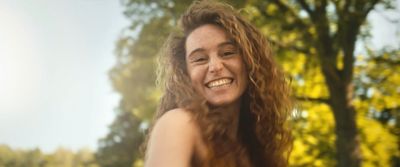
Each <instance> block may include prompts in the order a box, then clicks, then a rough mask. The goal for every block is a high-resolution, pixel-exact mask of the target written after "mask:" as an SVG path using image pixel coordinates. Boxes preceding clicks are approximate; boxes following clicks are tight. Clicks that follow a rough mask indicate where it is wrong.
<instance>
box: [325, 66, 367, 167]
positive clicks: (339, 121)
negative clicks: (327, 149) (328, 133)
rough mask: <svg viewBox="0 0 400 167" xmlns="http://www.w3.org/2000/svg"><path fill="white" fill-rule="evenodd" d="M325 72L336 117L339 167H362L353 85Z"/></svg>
mask: <svg viewBox="0 0 400 167" xmlns="http://www.w3.org/2000/svg"><path fill="white" fill-rule="evenodd" d="M322 71H323V73H324V76H325V80H326V83H327V86H328V89H329V93H330V98H329V106H330V108H331V110H332V111H333V114H334V118H335V133H336V159H337V167H360V166H361V152H360V144H359V138H358V136H357V124H356V114H355V109H354V106H353V105H352V104H351V100H352V93H353V90H352V89H353V88H352V87H353V86H352V84H351V83H349V84H346V82H343V81H342V80H340V79H338V78H333V76H332V75H330V74H332V72H330V73H329V72H327V70H324V68H323V70H322Z"/></svg>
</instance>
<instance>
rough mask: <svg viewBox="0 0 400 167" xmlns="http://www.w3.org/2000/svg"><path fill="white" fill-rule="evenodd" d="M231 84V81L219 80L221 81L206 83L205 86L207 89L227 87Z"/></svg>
mask: <svg viewBox="0 0 400 167" xmlns="http://www.w3.org/2000/svg"><path fill="white" fill-rule="evenodd" d="M232 82H233V79H230V78H221V79H217V80H214V81H211V82H209V83H207V84H206V86H207V87H208V88H213V87H220V86H224V85H229V84H231V83H232Z"/></svg>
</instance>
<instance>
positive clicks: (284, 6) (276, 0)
mask: <svg viewBox="0 0 400 167" xmlns="http://www.w3.org/2000/svg"><path fill="white" fill-rule="evenodd" d="M271 2H273V3H274V4H275V5H277V6H278V7H279V8H280V9H281V10H283V11H284V12H289V14H290V15H292V16H293V17H294V18H295V19H296V21H295V22H296V23H298V24H300V25H301V26H302V27H303V28H308V27H309V25H307V24H306V23H305V22H304V21H303V19H301V18H300V17H299V15H298V14H297V13H298V12H295V11H294V10H293V8H291V7H289V5H287V4H285V3H283V2H282V1H280V0H272V1H271Z"/></svg>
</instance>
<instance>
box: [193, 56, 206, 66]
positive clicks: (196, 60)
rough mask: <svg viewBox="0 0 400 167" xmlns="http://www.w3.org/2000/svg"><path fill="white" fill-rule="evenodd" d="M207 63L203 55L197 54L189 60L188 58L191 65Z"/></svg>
mask: <svg viewBox="0 0 400 167" xmlns="http://www.w3.org/2000/svg"><path fill="white" fill-rule="evenodd" d="M206 61H207V56H206V55H203V54H197V55H194V56H192V57H191V58H190V62H191V63H196V64H198V63H204V62H206Z"/></svg>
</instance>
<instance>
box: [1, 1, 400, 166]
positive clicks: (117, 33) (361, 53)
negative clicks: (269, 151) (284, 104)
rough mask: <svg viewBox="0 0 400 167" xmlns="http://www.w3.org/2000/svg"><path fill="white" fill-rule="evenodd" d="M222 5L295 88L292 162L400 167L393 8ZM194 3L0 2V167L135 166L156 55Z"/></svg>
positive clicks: (399, 54)
mask: <svg viewBox="0 0 400 167" xmlns="http://www.w3.org/2000/svg"><path fill="white" fill-rule="evenodd" d="M227 2H228V3H229V4H231V5H232V6H234V7H236V8H238V9H242V10H241V13H242V15H243V16H244V17H246V18H247V19H248V20H249V21H251V22H252V23H253V24H254V25H255V26H257V27H258V28H259V29H260V30H261V32H262V33H263V34H265V36H266V38H268V39H269V40H270V41H271V43H272V44H273V47H274V48H273V49H274V50H275V53H276V55H275V56H276V59H277V60H278V62H279V64H280V65H281V66H282V68H283V69H284V70H285V72H286V73H287V74H288V78H289V79H290V80H291V85H292V89H293V97H295V98H296V99H297V105H296V111H298V112H297V113H298V114H297V115H295V116H294V117H293V119H291V122H292V123H293V135H294V137H295V140H294V145H293V146H294V147H293V151H292V154H291V157H290V166H293V167H297V166H299V167H300V166H324V167H325V166H363V167H373V166H379V167H399V166H400V0H371V1H362V0H343V1H340V0H339V1H336V0H321V1H307V0H304V1H303V0H296V1H293V0H251V1H249V0H232V1H227ZM324 2H326V3H324ZM190 3H191V1H184V0H159V1H153V0H149V1H146V0H119V1H118V0H59V1H51V0H0V167H3V166H4V167H89V166H90V167H97V166H104V167H132V166H142V165H143V161H142V160H143V155H142V154H141V153H140V151H139V146H140V145H141V143H142V142H143V140H144V134H145V132H146V130H147V128H148V127H149V124H151V120H152V115H153V113H154V111H155V110H156V106H157V102H158V98H159V97H160V94H161V92H160V90H159V89H157V88H156V86H155V69H156V64H155V58H156V56H157V54H158V51H159V48H161V45H162V43H163V42H164V40H165V39H166V37H167V35H168V33H169V32H171V31H172V30H174V29H175V25H176V24H177V20H178V19H179V16H180V15H181V14H182V12H183V11H184V10H185V9H186V8H187V6H188V5H190ZM332 57H334V58H333V59H332ZM325 60H328V61H325ZM329 70H333V71H334V72H333V74H332V73H327V71H329ZM335 78H339V79H335ZM325 79H327V80H326V81H325ZM338 125H340V126H338ZM336 141H344V142H336ZM349 152H355V153H356V155H355V156H351V155H350V154H349ZM343 162H361V164H360V165H357V164H356V165H349V164H347V165H343Z"/></svg>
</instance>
